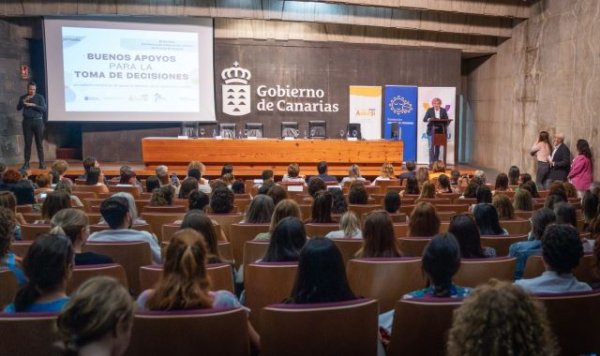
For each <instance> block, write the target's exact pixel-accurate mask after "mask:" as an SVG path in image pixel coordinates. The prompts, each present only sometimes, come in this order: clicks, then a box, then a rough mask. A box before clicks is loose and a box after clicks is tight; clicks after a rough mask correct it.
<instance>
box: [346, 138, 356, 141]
mask: <svg viewBox="0 0 600 356" xmlns="http://www.w3.org/2000/svg"><path fill="white" fill-rule="evenodd" d="M346 140H348V141H358V138H356V137H348V138H347V139H346Z"/></svg>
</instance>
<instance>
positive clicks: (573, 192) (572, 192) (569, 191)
mask: <svg viewBox="0 0 600 356" xmlns="http://www.w3.org/2000/svg"><path fill="white" fill-rule="evenodd" d="M563 187H564V189H565V194H566V195H567V199H572V198H580V197H578V196H577V188H575V186H574V185H573V184H572V183H570V182H563Z"/></svg>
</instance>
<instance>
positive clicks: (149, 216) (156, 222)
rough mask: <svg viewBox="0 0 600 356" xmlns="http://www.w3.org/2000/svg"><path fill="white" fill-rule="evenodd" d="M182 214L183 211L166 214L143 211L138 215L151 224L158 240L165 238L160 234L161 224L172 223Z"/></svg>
mask: <svg viewBox="0 0 600 356" xmlns="http://www.w3.org/2000/svg"><path fill="white" fill-rule="evenodd" d="M184 215H185V214H183V213H174V214H166V213H146V212H144V213H142V215H141V216H140V217H141V218H142V219H144V220H145V221H146V222H147V223H148V224H149V225H150V226H151V228H152V232H153V233H154V234H155V235H156V237H158V240H159V241H163V240H164V239H165V238H164V237H163V234H162V232H163V231H162V227H163V225H165V224H169V223H172V222H174V221H175V220H181V219H183V216H184Z"/></svg>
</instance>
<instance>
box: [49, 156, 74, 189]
mask: <svg viewBox="0 0 600 356" xmlns="http://www.w3.org/2000/svg"><path fill="white" fill-rule="evenodd" d="M68 169H69V164H68V163H67V161H65V160H62V159H59V160H56V161H54V163H52V172H56V173H57V176H56V179H57V180H58V181H59V182H65V183H66V184H68V185H70V186H71V185H73V181H72V180H71V179H70V178H67V177H65V173H67V170H68Z"/></svg>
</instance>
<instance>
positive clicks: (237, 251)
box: [228, 223, 270, 268]
mask: <svg viewBox="0 0 600 356" xmlns="http://www.w3.org/2000/svg"><path fill="white" fill-rule="evenodd" d="M269 226H270V225H269V224H244V223H235V224H231V226H230V233H229V235H228V237H229V241H230V242H231V249H232V251H233V260H234V263H235V267H236V268H238V267H239V266H240V265H241V264H242V263H243V260H244V259H243V257H244V244H245V243H246V241H250V240H253V239H254V238H255V237H256V235H258V234H259V233H261V232H268V231H269Z"/></svg>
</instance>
